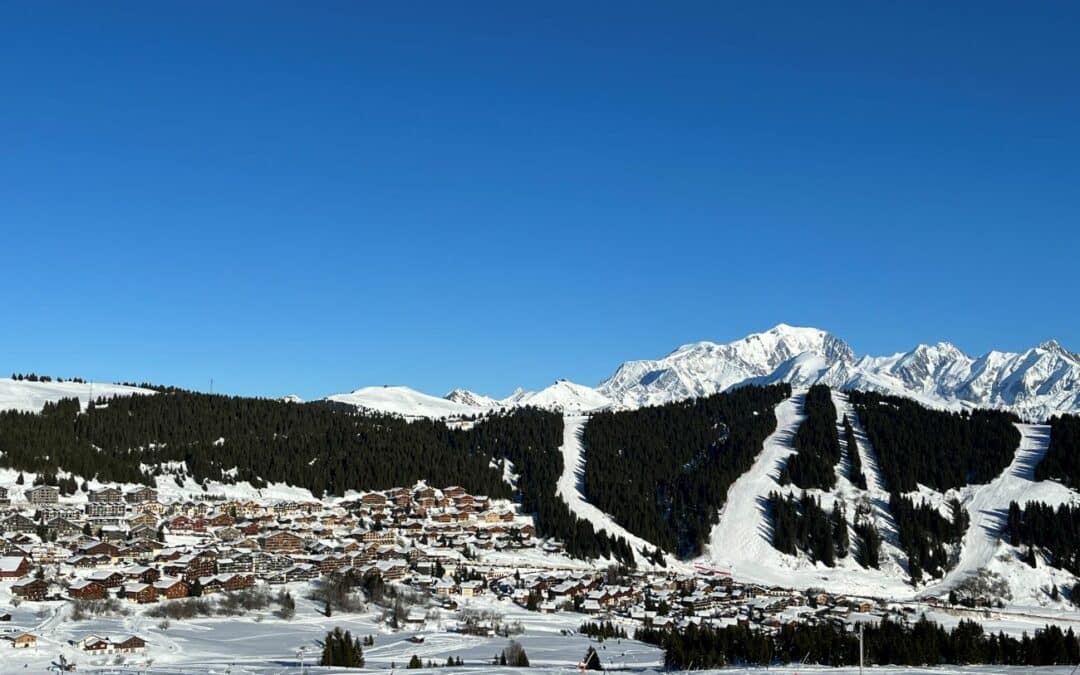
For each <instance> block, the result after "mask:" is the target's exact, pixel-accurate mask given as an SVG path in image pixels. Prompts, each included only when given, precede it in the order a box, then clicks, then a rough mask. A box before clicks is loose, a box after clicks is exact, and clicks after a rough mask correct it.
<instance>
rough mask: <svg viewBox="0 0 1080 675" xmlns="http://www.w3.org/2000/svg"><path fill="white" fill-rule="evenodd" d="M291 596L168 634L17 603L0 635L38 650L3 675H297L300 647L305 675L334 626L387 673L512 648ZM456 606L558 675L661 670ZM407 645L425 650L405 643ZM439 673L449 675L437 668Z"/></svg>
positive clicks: (0, 667) (504, 607)
mask: <svg viewBox="0 0 1080 675" xmlns="http://www.w3.org/2000/svg"><path fill="white" fill-rule="evenodd" d="M290 589H291V592H292V595H293V596H294V597H295V598H296V606H297V607H296V609H297V612H296V616H295V617H294V618H293V619H291V620H289V621H285V620H282V619H279V618H277V617H276V616H274V615H273V613H272V610H270V609H267V610H262V611H257V612H252V613H251V615H249V616H244V617H230V618H202V619H194V620H183V621H171V622H169V624H168V626H167V627H165V626H164V624H162V621H161V620H160V619H154V618H149V617H146V616H145V615H144V614H143V610H142V609H141V608H138V607H135V606H132V614H131V615H130V616H121V617H110V618H97V619H92V620H88V621H81V622H72V621H70V620H68V611H69V606H65V605H64V604H63V603H34V604H33V605H30V604H23V605H22V606H20V607H19V608H17V609H16V610H15V611H14V612H13V617H12V622H11V623H10V624H6V625H5V626H4V627H3V628H0V630H10V631H11V633H12V634H14V633H17V632H22V631H30V632H32V633H34V634H35V635H37V636H38V646H37V648H36V649H27V650H15V649H12V648H11V647H10V646H7V645H6V644H3V643H0V673H15V672H20V673H22V672H32V673H40V672H43V671H44V670H45V669H47V668H48V667H49V664H50V663H51V662H53V661H57V660H58V659H59V657H60V655H61V654H62V655H64V657H65V658H67V659H68V661H74V662H75V663H77V664H78V667H79V670H80V671H87V670H90V671H93V670H95V669H101V670H110V671H113V672H135V671H137V672H146V671H147V670H148V671H149V672H161V673H166V672H167V673H174V672H175V673H195V672H199V673H210V672H217V673H224V672H231V673H293V672H299V671H300V659H301V655H302V654H301V651H300V650H301V648H303V649H304V653H303V659H304V661H305V663H306V664H307V665H308V666H311V665H312V664H313V663H315V662H317V659H318V655H319V653H320V652H321V646H320V644H319V642H320V641H321V640H322V639H323V638H324V637H325V635H326V633H327V632H329V631H330V630H333V629H334V628H335V627H338V626H340V627H341V628H342V629H345V630H349V631H351V632H352V633H353V635H354V636H356V637H363V636H367V635H373V636H374V637H375V646H373V647H365V648H364V656H365V659H366V661H367V668H368V669H372V670H380V671H384V672H387V671H392V670H396V669H404V667H405V664H407V663H408V661H409V659H410V658H411V657H412V655H414V654H415V655H416V656H417V657H419V658H420V659H421V660H422V661H423V662H424V663H425V664H427V662H428V661H429V660H432V661H434V662H435V663H436V664H438V665H440V666H442V665H445V663H446V660H447V658H448V657H451V656H452V657H455V659H456V658H458V657H460V658H461V659H463V661H464V663H465V665H464V667H462V668H457V669H456V670H457V671H470V670H471V671H477V670H483V671H488V670H490V669H491V666H490V663H491V659H492V657H494V656H495V655H496V654H498V653H499V652H501V651H502V649H503V648H504V647H505V646H506V645H507V644H508V642H509V641H508V639H507V638H503V637H475V636H469V635H463V634H460V633H456V632H451V629H452V628H453V626H455V625H456V613H455V612H453V611H449V610H443V609H433V610H430V612H431V613H430V615H429V619H428V621H427V623H426V625H424V626H422V627H418V628H417V629H415V630H403V631H398V632H392V631H390V630H389V629H387V628H386V627H385V625H383V624H382V623H381V622H380V621H379V616H380V610H379V609H378V608H376V607H374V606H371V607H370V609H369V611H365V612H360V613H355V614H349V613H341V612H338V613H334V614H333V615H332V616H330V617H326V616H323V614H322V612H321V611H320V609H321V607H317V606H316V604H315V603H314V602H312V601H311V600H308V599H307V598H306V595H307V592H306V587H305V586H303V585H295V584H294V585H290ZM462 607H468V608H470V609H475V610H481V611H492V612H497V613H499V614H501V615H502V617H503V621H505V622H508V623H513V622H517V621H520V622H521V623H522V625H523V627H524V632H522V633H521V634H520V635H516V636H514V639H515V640H516V641H518V642H519V643H520V644H521V645H522V646H523V647H524V648H525V651H526V653H527V654H528V657H529V660H530V662H531V663H532V665H533V666H535V667H541V668H548V669H551V670H552V671H556V670H557V671H560V672H567V671H569V670H572V669H573V668H574V666H575V664H576V663H577V662H578V661H579V660H580V659H581V658H582V656H584V654H585V650H586V648H587V647H588V646H589V645H590V644H593V645H596V647H597V649H598V650H600V654H601V659H602V660H603V662H604V664H605V665H606V666H608V667H618V668H627V669H633V670H641V669H645V668H656V667H658V666H659V665H660V664H661V663H662V662H663V653H662V651H661V650H659V649H658V648H656V647H653V646H651V645H646V644H643V643H639V642H635V641H633V640H621V641H620V640H608V641H606V642H604V643H603V644H598V643H596V642H595V641H592V640H590V639H589V638H587V637H585V636H582V635H578V634H577V630H578V628H579V627H580V625H581V622H582V621H584V620H585V619H586V617H585V616H584V615H581V614H573V613H558V614H539V613H536V612H528V611H526V610H524V609H522V608H520V607H518V606H517V605H514V604H512V603H510V602H509V601H507V602H501V601H499V600H496V599H494V598H490V597H487V598H473V599H468V600H465V601H463V604H462ZM88 634H95V635H102V636H126V635H132V634H136V635H139V636H140V637H142V638H144V639H146V641H147V643H148V645H147V650H146V653H145V654H143V655H137V656H136V655H131V656H127V657H125V658H124V663H123V667H122V668H117V667H116V666H117V665H119V664H115V663H114V659H115V657H112V656H110V657H105V656H97V657H94V656H85V655H83V654H82V653H80V652H79V650H78V649H77V648H76V647H74V646H73V645H71V644H70V641H72V640H78V639H81V638H83V637H85V636H86V635H88ZM0 635H2V633H0ZM413 638H422V639H423V641H422V642H421V643H416V642H412V641H411V639H413ZM338 671H340V669H338ZM319 672H335V671H334V669H325V670H322V671H319ZM438 672H453V671H452V670H450V669H441V668H440V669H439V671H438ZM517 672H521V671H517Z"/></svg>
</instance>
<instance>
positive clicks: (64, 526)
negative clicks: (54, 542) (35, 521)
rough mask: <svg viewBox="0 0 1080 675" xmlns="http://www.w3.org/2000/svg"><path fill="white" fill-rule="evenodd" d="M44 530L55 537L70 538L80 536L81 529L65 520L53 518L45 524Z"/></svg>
mask: <svg viewBox="0 0 1080 675" xmlns="http://www.w3.org/2000/svg"><path fill="white" fill-rule="evenodd" d="M45 529H47V530H48V531H49V532H50V533H51V534H53V535H55V536H56V537H72V536H78V535H79V534H82V528H81V527H79V526H78V525H76V524H75V523H73V522H71V521H70V520H68V519H66V518H53V519H52V520H50V521H49V522H48V523H46V524H45Z"/></svg>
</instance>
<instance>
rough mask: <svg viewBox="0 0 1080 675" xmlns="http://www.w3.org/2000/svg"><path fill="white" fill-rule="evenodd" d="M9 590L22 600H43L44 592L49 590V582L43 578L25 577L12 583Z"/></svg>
mask: <svg viewBox="0 0 1080 675" xmlns="http://www.w3.org/2000/svg"><path fill="white" fill-rule="evenodd" d="M11 592H12V593H13V594H15V595H17V596H19V597H20V598H22V599H23V600H30V601H38V600H44V599H45V594H46V593H48V592H49V584H48V582H47V581H45V580H44V579H27V580H25V581H19V582H16V583H15V584H14V585H12V587H11Z"/></svg>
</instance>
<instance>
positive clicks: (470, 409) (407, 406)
mask: <svg viewBox="0 0 1080 675" xmlns="http://www.w3.org/2000/svg"><path fill="white" fill-rule="evenodd" d="M326 398H327V400H330V401H337V402H338V403H348V404H350V405H354V406H356V407H357V408H362V409H364V410H377V411H379V412H387V413H393V414H395V415H401V416H403V417H431V418H442V417H465V416H470V415H479V414H481V413H483V412H484V411H485V409H484V408H481V407H477V406H471V405H465V404H463V403H459V402H457V401H451V400H448V399H445V398H440V397H438V396H432V395H430V394H425V393H423V392H419V391H416V390H415V389H410V388H409V387H402V386H393V385H384V386H381V387H362V388H360V389H357V390H355V391H353V392H351V393H348V394H334V395H333V396H327V397H326Z"/></svg>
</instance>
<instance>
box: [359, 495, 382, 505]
mask: <svg viewBox="0 0 1080 675" xmlns="http://www.w3.org/2000/svg"><path fill="white" fill-rule="evenodd" d="M360 503H361V504H363V505H364V506H367V507H376V506H377V507H384V506H386V496H385V495H383V494H382V493H379V492H368V493H366V494H364V495H362V496H361V497H360Z"/></svg>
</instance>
